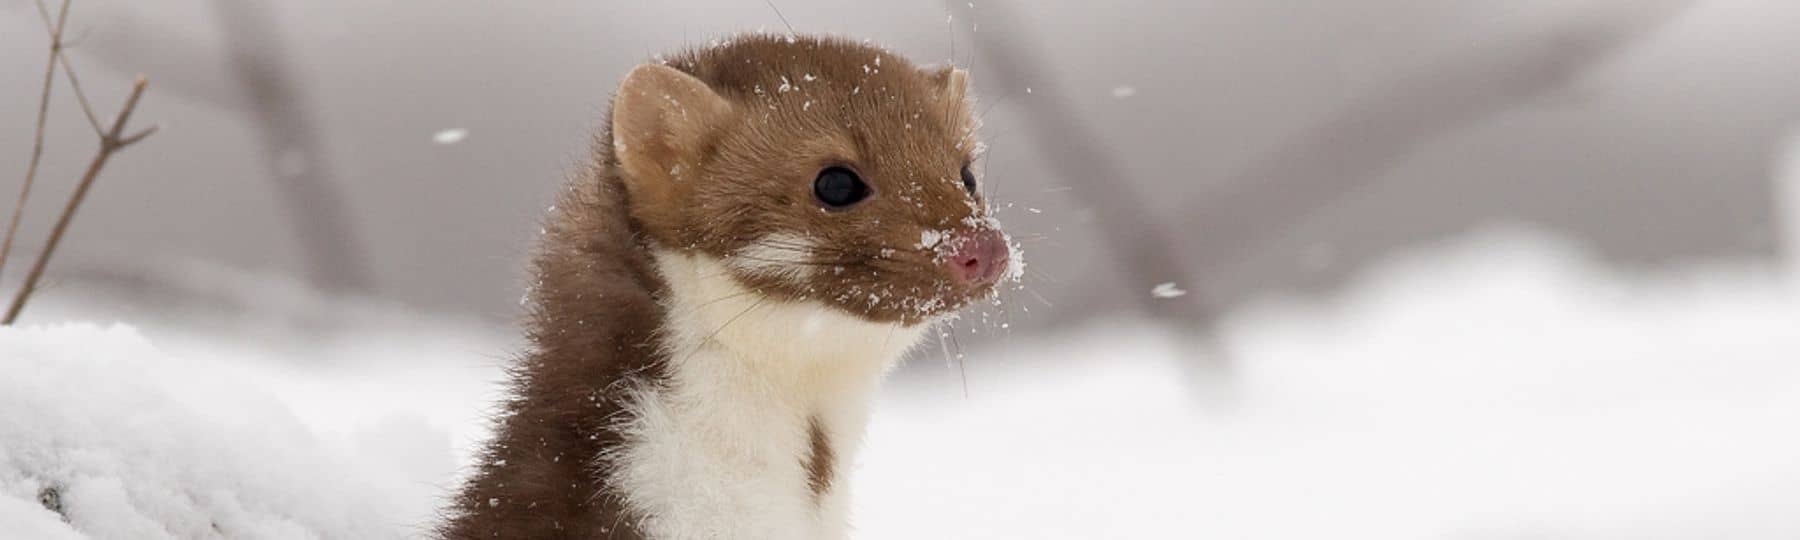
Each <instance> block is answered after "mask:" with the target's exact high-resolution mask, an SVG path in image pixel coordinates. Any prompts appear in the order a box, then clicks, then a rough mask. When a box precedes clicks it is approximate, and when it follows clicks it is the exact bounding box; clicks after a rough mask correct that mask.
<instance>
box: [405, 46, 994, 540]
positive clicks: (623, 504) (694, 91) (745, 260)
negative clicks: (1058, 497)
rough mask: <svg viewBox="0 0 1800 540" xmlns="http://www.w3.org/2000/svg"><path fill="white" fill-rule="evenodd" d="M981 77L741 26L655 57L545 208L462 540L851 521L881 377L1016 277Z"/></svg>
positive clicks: (662, 533)
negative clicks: (937, 327)
mask: <svg viewBox="0 0 1800 540" xmlns="http://www.w3.org/2000/svg"><path fill="white" fill-rule="evenodd" d="M977 122H978V120H977V118H976V117H975V116H974V115H973V114H971V100H970V98H969V96H968V76H967V74H966V73H965V72H964V71H962V70H960V69H954V68H950V67H943V68H925V67H919V66H916V65H914V64H912V63H911V62H908V61H907V60H905V59H903V58H901V57H898V56H895V55H894V54H893V53H891V52H889V51H887V50H885V49H882V48H878V47H873V46H869V45H864V44H858V43H855V42H851V41H847V40H844V39H838V38H824V37H798V36H760V35H754V36H751V35H747V36H740V37H736V38H733V39H731V40H729V41H728V42H726V43H724V44H721V45H716V46H712V47H708V48H702V49H695V50H689V51H686V52H682V53H679V54H676V55H674V56H671V57H668V58H666V59H663V60H659V61H656V62H653V63H649V64H645V65H641V66H638V67H637V68H636V69H633V70H632V71H631V72H630V74H628V75H626V77H625V79H624V81H623V82H622V83H621V84H620V86H619V89H618V92H617V94H616V95H614V97H613V100H612V104H611V113H610V116H609V119H608V121H607V123H606V129H604V130H603V131H602V132H601V133H600V134H599V136H598V138H597V140H596V145H595V146H594V149H593V160H592V162H591V164H590V165H588V166H587V167H586V168H585V170H583V171H581V172H580V173H579V174H577V175H575V177H574V178H573V179H572V181H571V182H570V183H569V186H568V188H567V190H566V191H565V192H564V193H563V194H562V196H561V197H560V198H559V200H558V201H557V203H556V205H555V206H554V207H552V209H551V211H550V214H549V217H548V218H547V224H546V226H545V233H544V235H543V237H542V240H541V243H540V245H539V246H538V250H537V253H536V256H535V261H534V270H535V273H536V278H537V279H536V285H535V286H534V287H533V288H532V290H531V292H530V294H529V306H530V312H529V316H528V325H527V333H528V343H529V345H528V351H527V352H526V354H525V355H524V356H523V358H521V359H520V360H519V362H518V364H517V365H516V366H515V368H514V370H513V374H512V375H513V380H512V386H511V388H510V394H509V396H510V397H509V398H508V399H507V400H506V401H505V402H504V404H503V405H502V407H501V412H500V414H499V417H498V419H497V425H496V426H495V432H494V438H493V440H492V441H491V442H490V443H489V444H488V445H487V447H486V449H485V451H484V452H483V453H482V454H481V458H480V462H479V463H478V464H477V465H476V468H475V470H474V471H473V472H472V475H471V477H470V478H469V480H468V481H467V483H466V484H465V485H464V486H463V487H462V488H461V490H460V492H459V493H457V494H455V495H454V496H453V500H452V502H451V504H450V507H449V508H448V509H447V510H446V512H445V518H444V520H443V523H442V524H441V525H440V526H439V528H438V531H437V532H438V533H439V534H440V535H441V536H442V537H445V538H452V539H472V538H528V539H539V538H583V539H586V538H620V539H624V538H659V539H690V538H692V539H700V538H727V539H754V538H768V539H809V538H843V537H846V536H847V535H848V529H849V525H848V515H847V514H848V506H849V502H848V499H849V486H847V485H846V481H845V480H846V477H847V470H848V468H849V464H850V463H851V462H852V457H853V454H854V452H855V450H856V448H857V446H858V444H859V439H860V438H861V436H862V433H863V431H864V425H865V423H866V421H867V419H868V416H869V407H870V401H871V398H872V394H873V393H874V392H875V391H876V387H877V386H878V383H879V381H880V379H881V378H882V376H883V374H884V373H885V372H887V371H888V370H890V369H891V368H893V367H894V365H895V364H896V362H897V361H898V359H899V358H900V357H901V356H902V354H903V353H905V352H906V351H907V349H908V348H910V347H912V346H913V344H914V343H915V342H917V341H919V340H920V337H921V335H922V334H924V333H925V330H926V329H927V328H928V327H930V326H931V325H932V324H933V323H934V322H935V321H938V320H940V319H942V318H944V317H947V316H950V315H951V314H953V313H955V312H956V311H957V310H958V309H960V308H962V307H963V306H965V305H967V304H969V303H971V302H973V301H975V300H978V299H981V298H983V297H986V296H988V295H990V294H992V292H993V290H994V289H995V287H996V284H997V283H999V282H1001V281H1003V280H1006V279H1009V278H1010V279H1016V275H1015V274H1016V273H1017V269H1018V268H1019V267H1020V264H1019V262H1018V257H1017V256H1016V255H1015V254H1014V253H1013V251H1014V250H1013V248H1012V247H1011V246H1012V244H1011V242H1010V241H1009V240H1008V238H1007V237H1006V236H1005V235H1004V234H1003V233H1002V232H1001V230H1000V228H999V225H998V222H997V221H995V220H994V218H993V217H992V216H991V215H990V212H989V206H988V202H987V201H985V200H983V195H982V190H980V189H978V188H979V186H978V183H979V182H980V180H979V179H978V178H977V177H976V175H975V174H974V173H973V172H972V169H971V167H970V164H971V162H972V161H973V160H975V159H976V157H977V154H978V148H979V143H978V142H977V140H976V128H977V125H976V124H977Z"/></svg>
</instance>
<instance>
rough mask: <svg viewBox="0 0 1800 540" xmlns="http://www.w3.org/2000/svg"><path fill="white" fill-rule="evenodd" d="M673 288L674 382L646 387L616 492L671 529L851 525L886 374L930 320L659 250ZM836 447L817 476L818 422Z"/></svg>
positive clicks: (634, 411) (669, 324) (775, 534)
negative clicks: (793, 292) (779, 297)
mask: <svg viewBox="0 0 1800 540" xmlns="http://www.w3.org/2000/svg"><path fill="white" fill-rule="evenodd" d="M656 259H657V265H658V267H659V270H660V271H661V272H662V274H663V277H664V279H666V280H667V281H668V284H669V289H670V299H669V301H668V305H667V306H666V307H667V311H668V320H666V321H664V325H663V328H664V331H665V332H666V334H665V338H664V344H665V346H666V347H667V349H668V350H667V353H668V356H669V358H670V365H669V366H668V370H667V375H668V379H667V381H666V384H663V385H656V386H647V387H643V388H639V389H637V390H636V391H635V394H634V398H633V402H632V404H631V405H630V407H629V409H630V413H631V417H630V418H629V419H627V421H626V424H625V425H624V426H623V429H624V432H625V435H626V444H625V445H624V447H623V448H622V449H621V451H620V452H619V453H618V454H617V455H615V456H612V459H611V461H610V462H609V466H610V471H609V474H610V475H611V478H610V480H611V485H612V486H614V488H615V489H616V490H617V491H618V492H617V493H614V495H617V496H621V497H623V498H624V500H625V502H626V504H628V505H630V506H631V507H632V508H633V509H635V510H637V512H638V514H639V515H642V516H646V517H647V519H646V523H644V529H645V532H647V533H649V534H650V535H652V536H653V537H655V538H667V539H702V538H731V539H740V538H741V539H755V538H769V539H829V538H843V537H845V536H846V535H847V533H848V530H847V529H848V524H847V520H848V499H849V493H848V491H849V490H848V486H846V485H845V484H846V483H845V481H844V478H843V477H845V476H847V472H848V470H849V469H850V465H851V464H852V463H853V461H854V455H855V449H856V447H857V446H858V445H859V444H860V439H861V436H862V433H863V430H864V427H865V424H866V422H867V418H868V414H869V409H868V407H869V401H870V399H871V397H872V394H873V393H874V391H875V389H876V386H877V385H878V383H879V382H880V379H881V376H882V375H883V374H884V373H885V372H886V371H887V370H888V369H890V368H892V367H893V366H894V364H895V363H896V362H897V361H898V359H899V358H900V356H901V355H902V354H903V353H904V352H905V351H906V349H908V348H910V347H911V346H912V345H913V344H914V343H915V342H917V341H918V339H919V337H920V335H921V334H922V332H923V326H924V325H920V326H919V327H905V326H900V325H898V324H884V323H873V322H869V321H865V320H862V319H859V318H856V317H852V316H850V315H848V314H844V313H842V312H839V311H837V310H834V309H830V308H827V307H825V306H823V305H821V304H815V303H810V302H805V303H796V302H783V301H776V300H773V299H769V298H767V297H764V296H762V295H759V294H755V293H753V292H751V291H748V290H746V289H745V288H744V287H743V286H741V285H739V284H738V283H737V281H736V280H734V279H732V278H731V277H730V276H729V275H728V274H727V270H726V267H725V266H724V264H722V263H721V261H719V260H717V259H714V258H711V257H706V256H693V255H683V254H678V253H672V252H662V253H658V254H657V257H656ZM813 422H817V423H818V425H819V427H820V428H821V431H822V432H823V433H824V435H825V439H826V440H827V441H828V444H829V445H830V447H831V448H832V453H833V454H834V456H835V459H834V461H835V464H834V466H832V467H829V469H830V470H831V471H833V473H832V476H833V478H828V479H827V480H828V482H827V485H828V486H829V487H828V488H827V489H826V490H825V491H824V493H823V494H815V493H814V491H813V489H812V488H811V487H809V485H808V474H809V472H808V468H807V463H808V462H809V460H810V459H811V456H812V447H811V432H810V429H812V425H813V424H812V423H813Z"/></svg>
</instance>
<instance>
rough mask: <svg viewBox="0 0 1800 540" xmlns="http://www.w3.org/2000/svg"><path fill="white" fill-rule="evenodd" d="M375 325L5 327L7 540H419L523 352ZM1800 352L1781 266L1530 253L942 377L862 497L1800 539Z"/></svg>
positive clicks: (415, 326) (1477, 242)
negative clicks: (302, 331)
mask: <svg viewBox="0 0 1800 540" xmlns="http://www.w3.org/2000/svg"><path fill="white" fill-rule="evenodd" d="M227 285H229V284H227ZM227 288H230V287H227ZM271 289H275V290H278V291H279V290H281V287H271ZM261 293H262V292H259V293H258V294H261ZM280 294H281V295H288V294H298V293H293V292H292V291H289V292H285V293H280ZM50 298H54V297H50ZM284 298H285V297H284ZM315 300H316V299H315ZM316 301H317V302H319V303H320V304H321V305H323V306H328V307H340V308H341V307H342V302H344V301H343V300H316ZM263 304H264V303H249V304H247V305H250V306H258V305H263ZM267 304H272V305H279V306H284V307H289V308H291V307H293V306H296V305H300V306H304V305H307V304H306V302H303V301H300V300H295V299H292V298H287V299H282V298H277V300H276V301H271V302H267ZM44 307H45V309H44V311H42V312H38V313H40V316H43V315H42V314H43V313H65V314H66V313H75V312H79V311H80V310H71V309H66V308H68V306H63V308H64V309H58V308H56V307H55V306H49V305H47V306H44ZM350 311H352V312H353V313H352V314H351V315H347V317H350V318H351V319H352V321H351V324H347V325H344V326H343V327H341V328H337V329H334V330H331V331H330V332H332V334H331V335H330V336H328V337H325V338H318V337H313V338H307V339H300V338H297V337H282V336H280V335H274V337H271V334H270V333H269V332H266V331H256V332H246V331H243V330H244V329H243V328H242V327H239V326H232V325H219V324H201V323H197V322H193V321H188V322H186V323H184V324H179V325H175V324H171V323H170V322H169V321H168V320H161V319H156V320H148V319H147V320H144V321H142V326H141V328H143V330H136V329H133V328H132V327H130V326H126V325H117V324H80V323H78V324H51V325H45V326H27V327H23V328H17V329H0V373H5V374H6V375H5V376H0V530H4V531H6V534H7V535H19V537H22V538H171V537H172V538H189V537H216V536H223V537H234V538H236V537H243V538H387V537H412V536H417V535H418V533H420V532H422V531H423V528H422V527H423V526H424V524H427V523H429V521H430V519H431V513H432V509H433V508H435V506H436V505H437V503H438V501H439V498H440V497H441V496H443V495H444V494H445V493H446V491H447V490H448V489H449V488H450V486H454V485H455V479H456V475H457V473H458V470H459V464H463V463H466V460H467V459H468V452H469V449H470V448H471V447H472V445H473V444H474V443H475V441H479V440H480V438H481V437H482V433H483V430H484V429H485V422H484V421H483V416H482V414H483V413H484V412H485V411H486V410H488V409H487V407H488V405H489V404H490V403H492V400H493V399H494V397H495V395H496V392H495V390H496V387H495V386H494V384H495V381H497V380H498V378H499V373H500V371H499V369H500V367H499V365H500V363H501V361H502V360H503V359H504V358H506V356H507V352H508V351H510V350H513V348H514V347H515V346H514V345H511V344H509V339H510V338H509V337H508V336H505V335H496V334H488V333H482V332H479V331H473V330H470V328H469V327H468V326H467V325H466V323H463V322H458V321H453V320H447V319H444V318H442V317H440V316H434V315H427V314H421V313H417V312H410V311H406V310H403V309H371V308H366V307H357V308H356V309H353V310H350ZM171 317H174V316H173V315H171ZM70 318H73V317H70ZM85 318H88V319H91V320H104V318H103V317H98V316H93V315H91V314H90V315H88V316H86V317H85ZM177 318H178V317H177ZM1797 322H1800V284H1797V283H1796V281H1795V280H1794V279H1793V278H1792V276H1788V275H1784V274H1782V273H1780V272H1775V271H1772V270H1770V269H1768V268H1761V269H1759V268H1756V267H1739V266H1729V265H1722V264H1721V265H1713V266H1710V267H1703V268H1690V269H1684V270H1671V271H1667V272H1663V273H1658V274H1655V275H1637V276H1621V275H1618V274H1616V273H1614V272H1611V271H1608V270H1604V269H1603V268H1602V267H1601V266H1599V265H1598V264H1595V263H1593V262H1591V261H1589V260H1588V259H1587V258H1586V256H1585V255H1584V254H1583V253H1582V252H1581V251H1580V250H1578V249H1576V248H1573V247H1570V246H1568V245H1565V244H1562V243H1559V242H1558V241H1556V240H1554V239H1551V238H1547V237H1543V236H1540V235H1536V234H1531V233H1525V232H1518V231H1499V232H1489V233H1485V234H1479V235H1475V236H1472V237H1469V238H1463V239H1460V240H1458V241H1456V242H1454V243H1449V244H1446V245H1444V246H1438V247H1435V248H1431V249H1429V250H1426V251H1422V252H1420V253H1415V254H1411V255H1406V256H1403V257H1400V258H1397V259H1395V260H1393V261H1390V262H1388V263H1386V264H1384V265H1382V266H1381V267H1380V268H1378V269H1375V270H1373V271H1370V272H1369V273H1367V274H1366V275H1365V276H1364V277H1362V278H1360V279H1359V280H1358V281H1357V282H1355V283H1353V284H1351V285H1350V286H1349V287H1348V288H1347V289H1345V291H1344V292H1341V293H1339V294H1336V295H1334V296H1333V297H1331V298H1328V299H1310V300H1299V299H1274V300H1270V301H1267V302H1264V303H1262V304H1259V305H1257V306H1255V307H1253V308H1251V309H1248V310H1246V311H1244V312H1242V313H1238V314H1235V315H1233V316H1231V317H1229V318H1227V319H1226V320H1225V321H1224V322H1223V323H1222V333H1221V334H1220V335H1219V336H1218V338H1217V339H1216V341H1212V342H1201V341H1198V340H1195V339H1192V338H1190V337H1188V336H1187V334H1189V333H1190V332H1183V331H1174V330H1167V329H1159V328H1157V327H1155V326H1153V325H1149V324H1144V323H1141V322H1136V321H1131V320H1112V321H1108V322H1104V323H1100V324H1096V325H1093V326H1089V327H1085V328H1080V329H1076V330H1071V331H1064V332H1059V333H1057V334H1055V335H1024V334H1019V335H1014V336H1013V337H1012V338H1011V339H1007V340H1002V341H1000V342H999V343H1003V344H1004V345H998V344H997V345H996V346H994V347H992V348H988V349H982V350H974V351H970V353H969V354H968V356H967V358H966V362H967V367H966V384H967V397H964V395H963V388H962V385H963V384H964V382H965V379H963V378H962V374H961V372H959V371H958V369H957V368H955V367H950V368H946V367H945V366H944V364H943V363H940V362H936V361H916V362H914V363H913V365H912V366H911V367H909V368H908V369H907V370H904V371H902V372H901V373H898V374H896V377H895V380H893V381H892V382H891V383H890V385H889V387H888V389H887V390H885V391H884V393H883V397H882V401H881V402H880V403H879V404H878V407H877V412H876V415H875V418H874V420H873V422H872V425H871V429H870V433H869V435H868V437H867V439H866V442H867V445H866V449H865V450H864V452H863V455H862V458H861V459H860V464H859V465H857V466H855V467H853V471H854V472H853V474H854V475H855V479H854V482H852V485H853V486H854V487H855V490H856V492H855V495H854V497H853V498H854V500H855V501H856V502H855V507H856V511H855V514H856V516H857V517H856V524H857V527H858V530H859V533H858V536H857V537H858V538H867V539H885V538H932V537H941V536H943V535H944V531H956V532H955V534H954V535H953V536H954V537H957V538H1044V539H1058V538H1247V539H1288V538H1293V539H1314V538H1371V539H1382V540H1390V539H1473V540H1481V539H1501V538H1506V539H1511V538H1579V539H1613V538H1618V539H1626V538H1630V539H1658V538H1667V539H1678V538H1682V539H1685V538H1747V539H1762V538H1770V539H1774V538H1794V537H1800V512H1794V511H1793V501H1796V500H1800V459H1796V458H1794V456H1796V455H1800V434H1797V433H1795V432H1794V431H1793V430H1792V428H1791V426H1793V425H1795V423H1796V422H1800V362H1795V361H1794V360H1795V359H1796V357H1797V356H1800V332H1797V331H1795V328H1796V324H1800V323H1797ZM926 349H929V350H928V351H927V352H923V353H922V354H921V356H922V357H923V358H922V359H923V360H935V359H936V358H935V356H936V355H937V354H939V352H938V351H937V349H936V348H935V347H928V348H926ZM944 354H948V353H944ZM1224 362H1229V364H1230V366H1231V367H1230V369H1228V370H1219V369H1218V368H1216V367H1208V366H1217V365H1219V364H1221V363H1224ZM49 486H53V487H55V488H56V490H57V493H58V495H60V497H61V500H62V502H63V506H64V508H65V511H66V513H67V515H68V522H67V523H65V522H64V521H63V518H62V517H60V516H58V515H57V514H55V513H53V512H51V511H49V510H45V509H43V506H42V505H40V504H39V503H38V497H39V494H40V493H41V492H42V491H43V490H44V488H45V487H49ZM215 528H216V529H215ZM214 531H216V532H214Z"/></svg>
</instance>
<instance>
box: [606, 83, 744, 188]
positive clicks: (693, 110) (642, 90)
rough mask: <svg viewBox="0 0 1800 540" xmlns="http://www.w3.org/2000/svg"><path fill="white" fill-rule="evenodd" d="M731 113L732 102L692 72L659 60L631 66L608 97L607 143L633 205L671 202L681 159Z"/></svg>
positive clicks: (694, 150) (689, 155)
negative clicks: (609, 134) (609, 124)
mask: <svg viewBox="0 0 1800 540" xmlns="http://www.w3.org/2000/svg"><path fill="white" fill-rule="evenodd" d="M731 114H732V107H731V103H730V102H728V101H725V98H724V97H722V96H720V95H719V94H718V93H716V92H713V90H712V89H711V88H709V87H707V86H706V83H704V82H701V81H700V79H696V78H694V77H693V76H692V75H688V74H686V73H682V72H681V71H679V70H676V69H675V68H671V67H668V66H664V65H661V64H645V65H641V66H638V67H637V68H635V69H632V70H631V73H630V74H628V75H626V76H625V82H623V83H620V85H619V93H618V95H616V96H614V97H613V105H612V144H613V156H615V157H616V158H618V160H619V165H620V166H621V167H622V168H624V172H625V189H626V190H627V192H628V193H629V194H630V196H631V197H632V199H633V200H634V201H636V202H634V203H633V206H639V203H647V204H648V205H649V206H650V207H654V208H665V209H666V208H673V207H675V204H674V203H676V202H677V201H675V200H674V197H675V191H676V188H677V187H678V185H679V184H680V183H679V182H676V181H675V180H676V179H677V178H678V177H680V176H681V169H682V168H683V161H684V160H686V159H691V158H692V156H696V155H698V154H699V150H700V149H701V146H702V145H703V144H704V143H705V140H706V137H707V135H708V134H709V133H711V132H712V131H713V130H714V129H716V128H717V127H719V126H720V125H722V124H723V123H724V122H725V121H727V120H729V119H730V117H731ZM687 165H689V167H688V168H689V169H692V165H693V164H691V163H689V164H687Z"/></svg>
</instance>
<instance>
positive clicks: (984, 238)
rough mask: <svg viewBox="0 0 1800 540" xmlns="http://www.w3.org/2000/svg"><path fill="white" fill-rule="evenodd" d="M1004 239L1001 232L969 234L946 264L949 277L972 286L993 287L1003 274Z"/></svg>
mask: <svg viewBox="0 0 1800 540" xmlns="http://www.w3.org/2000/svg"><path fill="white" fill-rule="evenodd" d="M1007 257H1008V255H1007V249H1006V237H1005V236H1002V235H1001V234H1000V231H996V230H992V229H986V230H980V231H976V232H974V233H971V234H970V235H969V236H968V237H967V239H966V240H963V242H962V244H961V245H959V246H957V247H956V253H954V254H952V255H950V259H949V260H948V261H945V264H947V265H949V266H950V274H951V275H954V276H956V279H957V280H958V281H961V282H962V283H963V284H964V285H968V286H971V287H981V286H987V285H992V284H994V282H996V281H999V280H1000V274H1002V273H1004V272H1005V271H1006V263H1007Z"/></svg>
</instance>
